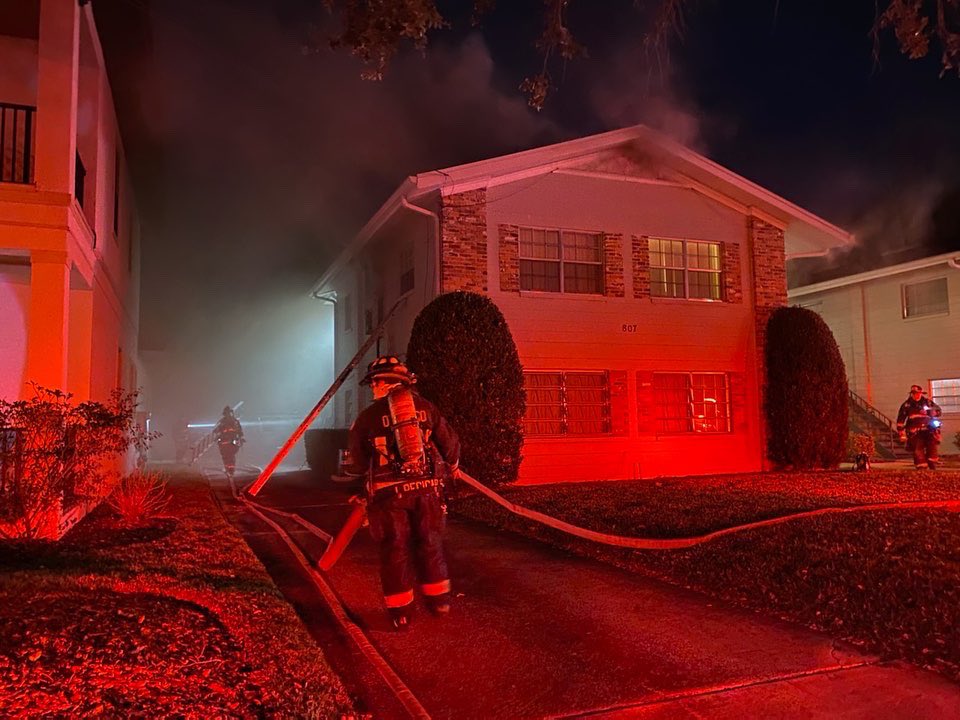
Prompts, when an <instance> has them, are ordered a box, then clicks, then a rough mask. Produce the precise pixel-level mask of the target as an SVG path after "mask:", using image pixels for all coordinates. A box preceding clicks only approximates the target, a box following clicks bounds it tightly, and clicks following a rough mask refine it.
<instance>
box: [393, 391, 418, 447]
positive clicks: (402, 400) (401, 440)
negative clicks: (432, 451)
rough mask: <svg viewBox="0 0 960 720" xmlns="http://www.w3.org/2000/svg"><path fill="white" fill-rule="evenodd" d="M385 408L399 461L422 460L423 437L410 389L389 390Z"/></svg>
mask: <svg viewBox="0 0 960 720" xmlns="http://www.w3.org/2000/svg"><path fill="white" fill-rule="evenodd" d="M387 406H388V407H389V408H390V422H391V424H392V430H393V433H394V437H395V438H396V441H397V449H398V450H399V451H400V457H401V459H402V460H403V461H404V462H412V461H418V460H420V459H422V458H423V435H422V434H421V432H420V422H419V420H420V418H419V417H418V415H417V406H416V404H415V403H414V401H413V393H411V392H410V388H407V387H403V386H398V387H395V388H394V389H393V390H391V391H390V393H389V394H388V395H387Z"/></svg>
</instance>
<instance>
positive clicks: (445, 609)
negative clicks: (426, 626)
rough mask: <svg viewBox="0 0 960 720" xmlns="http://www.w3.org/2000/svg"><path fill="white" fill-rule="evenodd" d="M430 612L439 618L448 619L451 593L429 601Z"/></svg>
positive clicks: (436, 596) (437, 596)
mask: <svg viewBox="0 0 960 720" xmlns="http://www.w3.org/2000/svg"><path fill="white" fill-rule="evenodd" d="M427 603H428V605H429V606H430V612H432V613H433V614H434V615H436V616H437V617H447V616H448V615H449V614H450V593H444V594H443V595H435V596H433V597H431V598H428V599H427Z"/></svg>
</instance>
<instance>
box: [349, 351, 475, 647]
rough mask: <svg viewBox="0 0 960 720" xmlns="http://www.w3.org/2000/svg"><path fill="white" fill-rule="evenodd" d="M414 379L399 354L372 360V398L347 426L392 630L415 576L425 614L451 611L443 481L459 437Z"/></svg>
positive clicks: (405, 621) (406, 614)
mask: <svg viewBox="0 0 960 720" xmlns="http://www.w3.org/2000/svg"><path fill="white" fill-rule="evenodd" d="M415 382H416V378H415V376H414V375H413V373H411V372H410V370H409V369H408V368H407V366H406V365H404V364H403V363H402V362H400V360H399V359H397V358H396V357H393V356H381V357H378V358H377V359H376V360H374V361H373V362H371V363H370V365H369V366H368V367H367V374H366V376H365V377H364V378H363V380H362V381H361V384H365V385H370V388H371V390H372V391H373V398H374V401H373V403H372V404H371V405H370V406H369V407H367V408H366V409H365V410H364V411H363V412H361V413H360V415H359V416H358V417H357V419H356V421H355V422H354V423H353V426H352V427H351V428H350V457H351V463H352V473H353V474H356V475H361V474H363V475H365V476H366V488H367V516H368V519H369V522H370V533H371V535H373V538H374V540H376V541H377V543H378V544H379V546H380V547H379V549H380V581H381V584H382V586H383V596H384V604H385V605H386V607H387V612H388V613H389V615H390V619H391V621H392V622H393V626H394V627H395V628H396V629H398V630H406V629H407V627H408V625H409V622H410V617H411V609H412V607H413V599H414V596H413V585H414V579H415V576H417V577H418V579H419V582H420V591H421V592H422V593H423V595H424V597H425V599H426V601H427V605H428V607H429V609H430V610H431V612H432V613H433V614H435V615H437V616H441V617H442V616H445V615H447V614H448V613H449V612H450V575H449V573H448V571H447V562H446V559H445V557H444V551H443V528H444V515H445V512H446V507H445V506H444V503H443V480H442V478H443V476H444V474H445V473H446V472H449V473H455V472H456V469H457V465H458V463H459V461H460V441H459V439H458V438H457V434H456V433H455V432H454V431H453V429H452V428H451V427H450V426H449V425H448V424H447V421H446V420H445V419H444V418H443V416H442V415H441V414H440V412H439V411H438V410H437V408H436V406H435V405H433V403H431V402H429V401H427V400H425V399H424V398H422V397H420V395H418V394H417V393H415V392H414V391H413V387H412V386H413V384H414V383H415ZM411 555H413V560H414V565H415V569H416V572H414V571H413V570H412V569H411V563H410V560H411Z"/></svg>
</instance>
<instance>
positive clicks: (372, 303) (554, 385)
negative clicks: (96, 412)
mask: <svg viewBox="0 0 960 720" xmlns="http://www.w3.org/2000/svg"><path fill="white" fill-rule="evenodd" d="M850 241H851V238H850V235H849V234H848V233H846V232H844V231H843V230H841V229H839V228H837V227H834V226H833V225H831V224H829V223H827V222H826V221H824V220H822V219H820V218H818V217H816V216H814V215H812V214H811V213H809V212H806V211H804V210H802V209H801V208H799V207H797V206H795V205H793V204H791V203H790V202H788V201H786V200H784V199H783V198H780V197H778V196H776V195H775V194H773V193H771V192H769V191H767V190H765V189H763V188H761V187H759V186H757V185H755V184H754V183H751V182H750V181H748V180H745V179H744V178H742V177H739V176H738V175H736V174H734V173H732V172H730V171H729V170H726V169H725V168H723V167H720V166H719V165H717V164H716V163H713V162H711V161H710V160H708V159H706V158H705V157H703V156H701V155H698V154H697V153H694V152H692V151H691V150H689V149H687V148H685V147H683V146H681V145H678V144H677V143H675V142H673V141H671V140H669V139H667V138H665V137H664V136H662V135H660V134H658V133H655V132H653V131H651V130H650V129H648V128H645V127H643V126H636V127H630V128H626V129H622V130H616V131H613V132H608V133H604V134H601V135H596V136H592V137H586V138H581V139H577V140H572V141H569V142H564V143H559V144H556V145H551V146H548V147H542V148H537V149H533V150H529V151H525V152H520V153H515V154H512V155H507V156H503V157H498V158H493V159H490V160H485V161H481V162H476V163H470V164H467V165H461V166H457V167H453V168H447V169H444V170H438V171H434V172H426V173H422V174H419V175H416V176H413V177H410V178H408V179H407V180H406V181H405V182H404V183H403V184H402V185H401V186H400V187H399V188H398V189H397V190H396V192H395V193H394V194H393V195H392V197H391V198H390V199H389V200H388V201H387V202H386V203H385V204H384V205H383V206H382V207H381V208H380V210H379V211H378V212H377V213H376V215H374V216H373V218H371V219H370V221H369V222H368V223H367V224H366V226H365V227H364V228H363V229H362V231H361V232H360V233H359V235H358V236H357V237H356V238H355V239H354V241H353V242H352V243H351V244H350V245H349V246H348V247H347V248H346V249H345V250H344V252H343V253H342V254H341V256H340V257H339V258H338V259H337V260H336V261H335V262H334V264H333V265H332V266H331V267H330V269H329V270H328V271H327V272H326V273H325V275H324V276H323V277H322V278H321V279H320V280H319V281H318V283H317V284H316V286H315V287H314V293H315V294H316V295H323V296H324V297H326V298H335V299H336V303H337V312H336V323H335V325H336V328H335V334H336V342H335V356H336V357H335V365H336V366H337V367H343V366H344V365H345V364H346V363H347V362H349V360H350V358H351V357H352V356H353V355H354V354H355V353H356V350H357V348H358V346H359V344H360V343H361V342H362V341H363V339H364V338H365V337H366V335H367V334H368V333H369V332H370V331H371V330H372V328H374V327H375V326H376V325H377V323H378V320H379V318H380V317H381V316H382V315H383V311H384V308H389V307H391V306H392V305H393V304H394V302H396V301H397V299H398V298H401V297H405V298H406V299H405V301H404V303H405V304H403V305H402V306H401V309H400V311H399V312H398V313H397V314H396V315H395V316H394V318H393V319H392V320H391V321H390V323H389V324H388V326H387V329H386V334H385V336H384V338H383V339H382V340H381V342H380V347H379V349H380V351H381V352H392V353H399V354H403V353H404V352H405V350H406V344H407V341H408V339H409V335H410V331H411V328H412V325H413V322H414V319H415V318H416V316H417V314H418V312H419V311H420V309H421V308H422V307H423V306H424V305H425V304H427V303H428V302H429V301H430V300H431V299H433V298H434V297H435V296H437V295H438V294H439V293H444V292H449V291H452V290H470V291H475V292H479V293H484V294H486V295H488V296H489V297H490V298H491V299H492V300H493V301H494V302H495V303H496V304H497V306H498V307H499V308H500V310H501V311H502V312H503V314H504V316H505V318H506V320H507V322H508V324H509V326H510V329H511V332H512V333H513V337H514V340H515V341H516V344H517V349H518V351H519V355H520V360H521V362H522V364H523V367H524V374H525V383H526V390H527V415H526V418H525V421H524V430H525V440H524V447H523V457H524V459H523V463H522V466H521V470H520V481H521V482H524V483H539V482H560V481H574V480H599V479H625V478H643V477H653V476H660V475H668V474H669V475H696V474H705V473H715V472H736V471H751V470H757V469H760V468H762V467H764V466H765V450H764V448H765V436H764V432H765V430H764V421H763V414H762V387H763V380H762V379H763V376H764V369H763V353H762V349H763V340H764V332H765V327H766V321H767V319H768V317H769V315H770V313H771V312H772V311H773V310H774V309H775V308H777V307H779V306H782V305H785V304H786V302H787V289H786V272H785V263H786V260H787V259H788V258H790V257H792V256H800V255H810V254H821V253H823V252H825V251H826V250H827V249H828V248H830V247H833V246H837V245H842V244H846V243H849V242H850ZM371 355H372V353H371ZM356 379H358V376H356V375H355V376H353V380H352V381H351V384H350V386H348V387H345V388H344V390H343V391H341V393H340V394H339V396H338V399H337V418H338V421H339V422H340V423H342V424H343V425H344V426H346V425H348V424H349V423H350V422H351V421H352V419H353V417H354V416H355V415H356V413H357V411H358V408H360V407H362V406H363V405H364V404H365V402H367V401H368V400H369V396H367V395H366V394H365V393H364V391H363V389H362V388H360V387H358V386H357V384H356ZM465 469H466V470H467V472H469V470H470V469H469V468H465Z"/></svg>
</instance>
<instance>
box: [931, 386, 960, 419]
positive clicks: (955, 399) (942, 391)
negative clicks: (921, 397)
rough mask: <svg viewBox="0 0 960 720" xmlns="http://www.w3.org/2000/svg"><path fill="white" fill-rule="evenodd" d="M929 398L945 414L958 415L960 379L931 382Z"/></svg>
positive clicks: (959, 410) (959, 407) (959, 408)
mask: <svg viewBox="0 0 960 720" xmlns="http://www.w3.org/2000/svg"><path fill="white" fill-rule="evenodd" d="M930 397H931V398H932V399H933V401H934V402H935V403H936V404H937V405H939V406H940V409H941V410H943V411H944V412H945V413H960V378H947V379H945V380H931V381H930Z"/></svg>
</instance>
